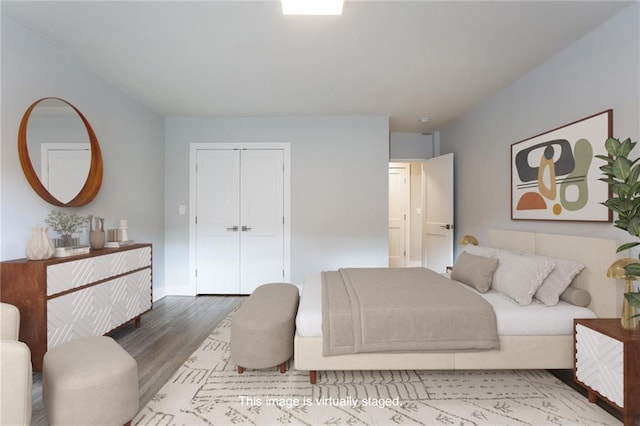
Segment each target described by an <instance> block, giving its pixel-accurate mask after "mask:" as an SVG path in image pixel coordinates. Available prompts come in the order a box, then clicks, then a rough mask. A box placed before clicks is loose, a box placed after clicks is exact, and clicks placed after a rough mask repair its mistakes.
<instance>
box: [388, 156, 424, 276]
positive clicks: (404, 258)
mask: <svg viewBox="0 0 640 426" xmlns="http://www.w3.org/2000/svg"><path fill="white" fill-rule="evenodd" d="M422 203H423V199H422V162H420V161H413V162H392V163H389V267H400V268H402V267H413V266H421V265H422Z"/></svg>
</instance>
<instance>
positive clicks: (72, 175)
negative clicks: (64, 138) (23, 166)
mask: <svg viewBox="0 0 640 426" xmlns="http://www.w3.org/2000/svg"><path fill="white" fill-rule="evenodd" d="M41 148H42V149H41V156H42V161H41V168H42V173H41V174H40V176H41V178H42V184H43V185H44V187H45V188H47V190H48V191H49V192H50V193H51V194H53V195H54V196H55V197H56V198H57V199H58V200H60V201H62V202H63V203H66V202H69V201H71V200H72V199H73V198H74V197H75V196H76V195H78V193H79V192H80V190H81V189H82V185H83V184H84V182H85V181H86V180H87V175H88V174H89V164H90V162H91V146H90V145H89V144H88V143H43V144H42V147H41Z"/></svg>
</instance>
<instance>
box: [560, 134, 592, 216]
mask: <svg viewBox="0 0 640 426" xmlns="http://www.w3.org/2000/svg"><path fill="white" fill-rule="evenodd" d="M573 157H574V158H575V167H574V169H573V171H572V172H571V173H569V174H568V175H567V176H566V177H565V178H564V180H563V181H562V183H561V184H560V203H561V204H562V206H563V207H564V208H565V209H566V210H569V211H576V210H580V209H581V208H583V207H584V206H586V205H587V201H589V187H588V186H587V174H588V173H589V167H591V161H592V160H593V147H592V146H591V143H590V142H589V141H588V140H586V139H580V140H578V141H577V142H576V144H575V146H574V147H573ZM571 186H576V187H577V188H578V198H577V199H576V200H574V201H569V200H567V189H568V188H570V187H571Z"/></svg>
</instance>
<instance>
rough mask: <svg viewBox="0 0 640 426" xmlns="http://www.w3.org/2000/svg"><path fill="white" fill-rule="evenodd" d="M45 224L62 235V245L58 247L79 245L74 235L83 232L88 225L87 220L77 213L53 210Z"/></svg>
mask: <svg viewBox="0 0 640 426" xmlns="http://www.w3.org/2000/svg"><path fill="white" fill-rule="evenodd" d="M45 223H46V224H47V225H49V226H50V227H51V229H53V230H54V231H56V232H57V233H58V234H59V235H60V239H61V243H60V245H58V244H56V245H57V246H58V247H60V246H62V247H68V246H75V245H78V244H77V241H75V239H74V238H73V234H75V233H76V232H80V231H82V230H83V229H84V228H85V226H86V225H87V218H86V217H84V216H79V215H77V214H75V213H64V212H62V211H60V210H52V211H51V212H50V213H49V215H48V216H47V218H46V219H45Z"/></svg>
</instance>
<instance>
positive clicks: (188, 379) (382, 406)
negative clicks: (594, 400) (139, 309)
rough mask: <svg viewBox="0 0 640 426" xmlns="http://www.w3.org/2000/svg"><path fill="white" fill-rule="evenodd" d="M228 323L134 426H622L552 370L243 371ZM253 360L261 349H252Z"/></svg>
mask: <svg viewBox="0 0 640 426" xmlns="http://www.w3.org/2000/svg"><path fill="white" fill-rule="evenodd" d="M230 328H231V320H230V316H229V317H227V318H226V319H224V320H223V321H222V322H221V323H220V324H219V325H218V326H217V327H216V328H215V329H214V330H213V331H212V332H211V334H210V335H209V336H208V337H207V339H205V341H204V342H203V343H202V345H201V346H200V347H199V348H198V349H197V350H196V351H195V352H194V353H193V354H192V356H191V357H190V358H189V359H188V360H187V361H186V362H185V363H184V364H183V365H182V366H181V367H180V368H179V369H178V371H177V372H176V373H175V374H174V376H173V377H172V378H171V379H170V380H169V381H168V382H167V383H166V384H165V385H164V386H163V387H162V389H161V390H160V391H159V392H158V394H156V395H155V396H154V397H153V398H152V400H151V401H150V402H149V403H148V404H147V405H146V406H145V407H143V408H142V409H141V410H140V412H139V413H138V414H137V415H136V417H135V419H134V421H133V424H134V425H283V424H286V425H334V426H339V425H345V426H350V425H354V426H355V425H491V426H499V425H619V424H621V422H619V421H618V420H617V419H615V418H614V417H613V416H611V415H610V414H609V413H607V412H606V411H604V410H603V409H601V408H600V407H598V406H597V405H596V404H591V403H589V402H588V401H587V399H586V398H585V397H584V396H582V395H580V394H579V393H577V392H576V391H574V390H573V389H571V388H570V387H568V386H567V385H566V384H564V383H562V382H561V381H559V380H558V379H557V378H555V377H554V376H553V375H551V374H550V373H548V372H547V371H546V370H498V371H413V370H411V371H339V372H319V374H318V383H317V384H316V385H311V384H310V383H309V375H308V373H307V372H302V371H296V370H295V369H293V362H290V363H289V366H288V367H290V368H288V370H287V372H286V373H284V374H281V373H279V372H278V371H277V369H276V368H273V369H265V370H245V372H244V374H238V373H237V371H236V366H235V364H234V363H233V362H232V361H231V359H230V350H229V349H230V343H229V341H230V339H229V337H230ZM256 350H257V351H259V350H260V348H256Z"/></svg>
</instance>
